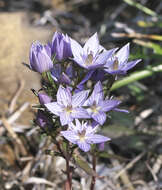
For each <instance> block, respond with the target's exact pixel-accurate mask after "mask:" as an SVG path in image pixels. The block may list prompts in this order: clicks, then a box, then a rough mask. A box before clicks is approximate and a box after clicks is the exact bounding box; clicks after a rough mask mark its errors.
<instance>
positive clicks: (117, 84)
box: [110, 65, 162, 91]
mask: <svg viewBox="0 0 162 190" xmlns="http://www.w3.org/2000/svg"><path fill="white" fill-rule="evenodd" d="M155 72H162V65H158V66H155V67H152V68H150V69H146V70H143V71H139V72H135V73H133V74H131V75H130V76H128V77H125V78H124V79H122V80H119V81H117V82H115V83H114V84H113V86H112V87H111V89H110V90H111V91H113V90H116V89H118V88H120V87H122V86H126V85H127V84H129V83H132V82H135V81H137V80H141V79H143V78H146V77H149V76H152V75H153V74H154V73H155Z"/></svg>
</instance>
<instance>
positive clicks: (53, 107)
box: [45, 102, 63, 116]
mask: <svg viewBox="0 0 162 190" xmlns="http://www.w3.org/2000/svg"><path fill="white" fill-rule="evenodd" d="M45 106H46V108H47V109H48V110H49V111H50V112H52V113H53V114H55V115H58V116H59V115H60V113H61V112H62V111H63V109H62V107H61V106H60V105H59V104H58V103H57V102H52V103H48V104H45Z"/></svg>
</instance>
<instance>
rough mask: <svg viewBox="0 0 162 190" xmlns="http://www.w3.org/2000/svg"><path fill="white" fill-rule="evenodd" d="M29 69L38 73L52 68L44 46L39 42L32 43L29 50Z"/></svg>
mask: <svg viewBox="0 0 162 190" xmlns="http://www.w3.org/2000/svg"><path fill="white" fill-rule="evenodd" d="M29 59H30V68H31V69H32V70H33V71H36V72H38V73H43V72H46V71H49V70H50V69H51V68H52V67H53V63H52V60H51V58H50V57H49V55H48V53H47V51H46V48H45V46H43V45H41V44H40V43H39V42H37V43H33V44H32V46H31V49H30V55H29Z"/></svg>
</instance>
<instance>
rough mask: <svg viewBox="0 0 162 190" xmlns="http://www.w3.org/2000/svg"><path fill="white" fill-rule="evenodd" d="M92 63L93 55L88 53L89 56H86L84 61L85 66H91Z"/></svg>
mask: <svg viewBox="0 0 162 190" xmlns="http://www.w3.org/2000/svg"><path fill="white" fill-rule="evenodd" d="M92 62H93V55H92V54H91V53H90V54H88V56H87V58H86V60H85V64H86V65H91V64H92Z"/></svg>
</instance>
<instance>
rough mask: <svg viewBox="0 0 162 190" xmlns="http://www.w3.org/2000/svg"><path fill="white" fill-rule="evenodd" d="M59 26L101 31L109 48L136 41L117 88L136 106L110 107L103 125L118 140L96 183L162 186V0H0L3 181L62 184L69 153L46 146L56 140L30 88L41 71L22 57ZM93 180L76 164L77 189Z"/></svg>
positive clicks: (103, 187)
mask: <svg viewBox="0 0 162 190" xmlns="http://www.w3.org/2000/svg"><path fill="white" fill-rule="evenodd" d="M56 30H58V31H61V32H63V33H67V34H68V35H69V36H71V37H72V38H74V39H76V40H78V41H79V42H80V43H81V44H84V42H85V41H86V40H87V39H88V37H89V36H91V35H92V34H94V33H95V32H96V31H97V32H98V35H99V39H100V43H101V44H102V45H103V46H104V47H105V48H107V49H110V48H113V47H122V46H123V45H125V44H126V43H128V42H130V43H131V55H130V59H138V58H141V59H142V61H141V62H140V63H139V64H138V65H137V66H136V67H135V68H134V69H133V70H131V71H130V72H129V74H128V75H127V76H126V77H124V78H121V79H120V80H119V81H118V82H116V83H115V85H114V86H113V88H112V95H114V96H116V97H117V98H118V99H120V100H122V101H123V104H122V107H123V108H126V109H128V110H130V113H129V114H123V113H114V112H113V113H111V116H110V119H109V122H108V126H106V127H104V134H106V135H107V136H109V137H111V138H112V142H111V143H110V144H109V145H107V146H106V147H105V151H106V152H107V153H105V154H103V155H101V158H100V159H99V164H98V169H97V170H98V173H99V175H101V176H103V175H104V176H106V177H105V178H104V179H100V180H97V184H96V189H98V188H100V190H109V189H110V190H111V189H112V190H126V189H128V190H158V189H162V138H161V136H162V74H161V72H162V46H161V44H162V1H161V0H0V189H12V190H19V189H21V190H30V189H33V190H36V189H38V190H44V189H45V190H46V189H51V190H52V189H58V190H59V189H62V188H63V181H64V180H65V179H64V175H63V174H62V171H61V169H64V167H65V165H64V161H63V160H61V159H58V158H56V157H51V156H49V155H47V154H46V151H45V150H46V149H49V148H50V149H51V150H52V149H53V146H52V144H51V143H50V141H49V139H48V138H47V137H45V136H43V135H40V134H39V128H37V127H33V123H32V119H33V118H34V114H35V110H34V109H33V108H32V107H31V106H32V105H33V104H36V103H38V102H37V100H36V98H35V96H34V95H33V93H32V92H31V90H30V89H32V88H34V89H35V90H38V89H39V88H40V77H39V75H37V74H36V73H33V72H31V71H30V70H28V69H27V68H26V67H25V66H24V65H23V64H22V63H27V64H28V63H29V49H30V46H31V43H32V42H34V41H37V40H38V41H40V42H42V43H47V42H48V41H50V40H51V39H52V35H53V33H54V32H55V31H56ZM88 159H90V158H89V157H88ZM89 181H90V178H89V177H88V176H87V175H86V173H84V172H83V173H82V172H81V171H80V170H79V169H76V174H75V175H74V189H76V190H77V189H84V190H86V189H88V184H89Z"/></svg>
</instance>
